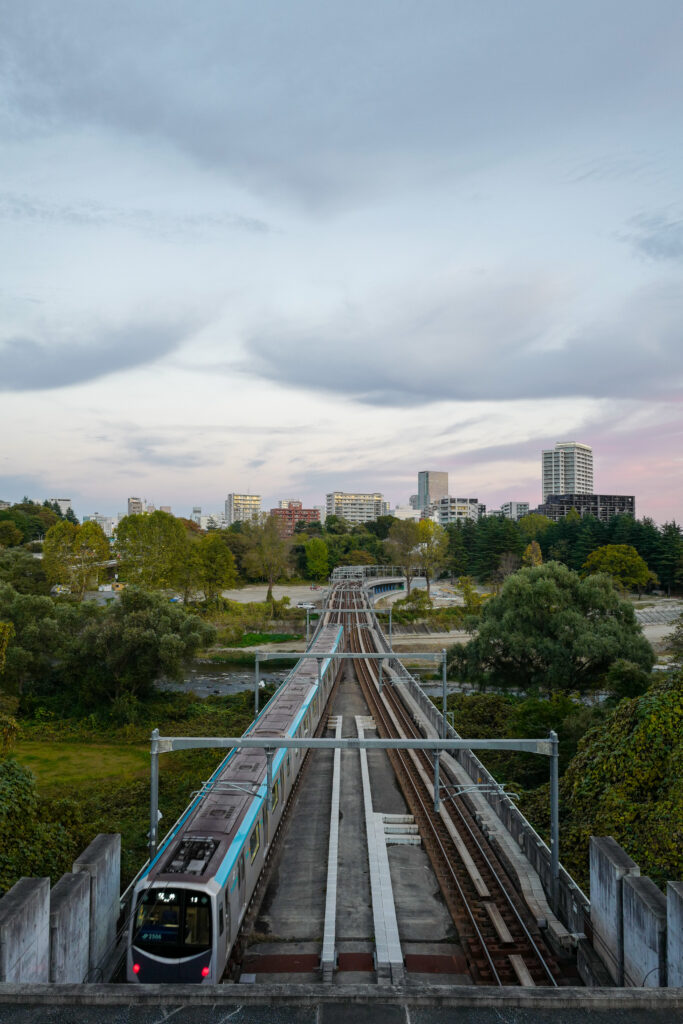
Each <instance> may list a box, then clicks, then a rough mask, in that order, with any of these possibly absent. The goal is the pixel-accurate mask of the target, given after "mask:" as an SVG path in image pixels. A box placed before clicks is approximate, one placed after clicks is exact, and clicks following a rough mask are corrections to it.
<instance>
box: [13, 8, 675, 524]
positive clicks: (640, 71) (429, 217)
mask: <svg viewBox="0 0 683 1024" xmlns="http://www.w3.org/2000/svg"><path fill="white" fill-rule="evenodd" d="M681 52H683V5H681V3H680V0H657V2H656V3H654V4H653V3H652V2H651V0H599V2H597V3H596V0H575V2H574V3H572V4H563V5H560V4H556V3H548V2H547V0H518V2H516V3H514V4H511V3H509V0H487V2H483V3H482V2H474V0H468V2H464V0H420V2H417V0H370V2H368V0H362V2H361V0H344V2H343V3H341V2H339V0H328V2H326V3H323V4H321V3H319V2H318V0H287V2H286V3H282V0H248V2H247V0H231V2H226V0H194V2H193V3H192V4H190V3H188V2H187V0H117V2H116V3H111V2H109V0H107V2H104V0H61V2H60V3H59V4H57V3H55V2H54V0H24V2H22V3H16V0H0V154H1V155H0V238H1V239H2V244H0V499H5V500H20V499H21V498H22V497H23V495H24V494H28V495H30V496H31V497H34V498H36V499H39V500H42V499H43V498H44V497H46V496H47V497H57V496H59V497H62V496H67V497H71V498H72V499H73V504H74V508H75V510H76V512H77V513H79V514H80V515H83V514H90V513H93V512H100V513H102V514H107V513H108V514H111V513H117V512H123V511H125V509H126V499H127V497H128V496H129V495H136V496H141V497H146V498H147V499H148V500H149V501H150V502H153V503H155V504H156V505H160V504H164V505H171V506H172V507H173V511H174V512H176V513H177V514H188V513H189V511H190V510H191V508H192V506H194V505H200V506H201V507H202V509H203V510H204V511H206V512H214V511H216V510H219V509H221V508H222V507H223V502H224V500H225V497H226V495H227V493H228V492H231V491H237V492H243V491H244V492H246V491H250V492H251V493H258V494H261V495H263V500H264V507H270V506H272V505H274V504H275V503H276V502H277V499H278V498H283V497H298V498H302V499H303V500H304V502H305V504H306V505H307V506H308V505H319V504H324V500H325V494H326V493H327V492H328V491H330V490H350V491H354V490H372V491H374V490H380V491H382V492H383V493H384V494H385V496H386V498H387V500H388V501H389V502H390V503H391V504H392V505H394V504H395V503H400V504H406V503H407V501H408V498H409V496H410V495H411V494H413V493H415V492H416V491H417V473H418V471H419V470H422V469H431V470H442V471H444V470H445V471H448V473H449V478H450V492H451V494H452V495H453V496H462V497H478V498H479V500H480V501H483V502H486V504H487V505H488V506H489V507H497V506H499V505H500V503H501V502H503V501H506V500H516V501H529V502H531V504H532V506H534V505H535V504H536V503H538V502H539V501H540V500H541V493H540V492H541V450H542V449H543V448H548V447H552V446H553V445H554V444H555V442H557V441H572V440H573V441H580V442H582V443H585V444H590V445H592V447H593V451H594V462H595V488H596V491H598V492H600V493H610V494H635V496H636V513H637V515H638V516H643V515H648V516H652V517H653V518H654V519H655V520H656V521H657V522H660V523H663V522H665V521H667V520H671V519H672V518H676V519H677V520H679V521H680V519H681V518H683V417H682V411H683V401H682V387H681V385H682V383H683V287H682V283H683V282H682V272H683V124H682V120H683V116H682V113H681V112H682V111H683V62H682V61H681V57H680V55H681Z"/></svg>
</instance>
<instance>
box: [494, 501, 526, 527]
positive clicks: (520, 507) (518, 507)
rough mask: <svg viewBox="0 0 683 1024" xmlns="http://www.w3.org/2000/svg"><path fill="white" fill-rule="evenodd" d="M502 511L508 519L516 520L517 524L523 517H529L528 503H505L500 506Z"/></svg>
mask: <svg viewBox="0 0 683 1024" xmlns="http://www.w3.org/2000/svg"><path fill="white" fill-rule="evenodd" d="M500 511H501V512H502V514H503V515H504V516H505V518H506V519H514V520H515V522H517V521H518V520H519V519H521V518H522V516H528V515H529V502H528V501H505V502H503V504H502V505H501V506H500Z"/></svg>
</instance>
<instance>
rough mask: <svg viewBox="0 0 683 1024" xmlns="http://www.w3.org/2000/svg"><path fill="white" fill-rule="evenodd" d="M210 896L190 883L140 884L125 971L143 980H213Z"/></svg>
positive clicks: (198, 981)
mask: <svg viewBox="0 0 683 1024" xmlns="http://www.w3.org/2000/svg"><path fill="white" fill-rule="evenodd" d="M215 919H216V915H215V900H214V899H213V898H212V896H211V894H210V893H208V892H207V891H206V889H203V888H199V887H190V886H185V885H182V886H180V885H179V886H174V887H171V886H164V887H163V888H157V887H145V888H143V890H142V891H141V892H140V895H139V897H138V901H137V904H136V908H135V916H134V920H133V927H132V941H131V944H130V946H129V950H128V977H129V978H130V977H133V978H135V980H136V981H138V982H143V983H145V984H152V985H154V984H168V983H173V982H175V983H186V984H192V983H195V984H201V983H202V982H212V981H216V979H215V978H213V977H212V974H213V969H214V966H215V959H216V958H215V956H214V955H213V952H214V946H215V936H214V927H215Z"/></svg>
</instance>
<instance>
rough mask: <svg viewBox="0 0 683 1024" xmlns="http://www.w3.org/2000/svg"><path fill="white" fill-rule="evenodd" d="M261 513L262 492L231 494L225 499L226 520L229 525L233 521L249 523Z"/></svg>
mask: <svg viewBox="0 0 683 1024" xmlns="http://www.w3.org/2000/svg"><path fill="white" fill-rule="evenodd" d="M260 515H261V495H260V494H229V495H228V497H227V498H226V500H225V521H226V523H227V524H228V526H232V524H233V523H249V522H251V520H252V519H258V518H259V516H260Z"/></svg>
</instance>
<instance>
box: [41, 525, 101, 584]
mask: <svg viewBox="0 0 683 1024" xmlns="http://www.w3.org/2000/svg"><path fill="white" fill-rule="evenodd" d="M108 559H109V542H108V541H107V538H106V537H105V535H104V533H103V531H102V527H101V526H99V525H98V524H97V523H93V522H87V523H83V525H82V526H79V525H78V523H74V522H72V521H71V520H70V519H69V518H68V516H67V517H66V518H65V519H63V520H61V521H60V522H59V523H56V524H55V526H52V527H50V529H49V530H48V531H47V534H46V535H45V543H44V544H43V566H44V569H45V573H46V575H47V578H48V580H49V581H50V582H51V583H61V584H64V585H66V586H68V587H69V588H70V589H71V592H72V593H73V594H76V595H77V596H78V597H79V598H80V599H81V600H82V599H83V595H84V594H85V591H86V588H87V587H88V586H96V585H97V582H98V580H99V577H100V572H101V566H102V563H103V562H105V561H107V560H108Z"/></svg>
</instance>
